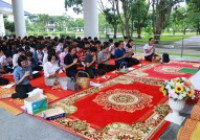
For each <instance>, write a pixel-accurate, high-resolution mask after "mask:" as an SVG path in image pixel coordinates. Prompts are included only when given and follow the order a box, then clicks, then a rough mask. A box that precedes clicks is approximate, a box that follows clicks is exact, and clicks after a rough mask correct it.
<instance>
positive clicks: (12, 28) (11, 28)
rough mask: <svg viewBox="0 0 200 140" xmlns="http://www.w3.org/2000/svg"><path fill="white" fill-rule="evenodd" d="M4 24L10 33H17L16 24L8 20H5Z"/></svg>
mask: <svg viewBox="0 0 200 140" xmlns="http://www.w3.org/2000/svg"><path fill="white" fill-rule="evenodd" d="M4 24H5V29H6V30H8V31H10V32H15V24H14V22H10V21H8V20H7V19H6V18H4Z"/></svg>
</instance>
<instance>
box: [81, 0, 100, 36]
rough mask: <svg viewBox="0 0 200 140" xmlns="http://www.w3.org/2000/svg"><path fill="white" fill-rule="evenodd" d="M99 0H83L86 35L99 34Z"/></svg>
mask: <svg viewBox="0 0 200 140" xmlns="http://www.w3.org/2000/svg"><path fill="white" fill-rule="evenodd" d="M97 11H98V7H97V0H83V12H84V14H83V16H84V34H85V37H89V36H91V37H98V36H99V22H98V12H97Z"/></svg>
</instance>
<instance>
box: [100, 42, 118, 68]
mask: <svg viewBox="0 0 200 140" xmlns="http://www.w3.org/2000/svg"><path fill="white" fill-rule="evenodd" d="M110 58H111V54H110V53H109V45H104V46H102V50H101V51H100V52H99V53H98V55H97V61H98V64H99V66H98V68H99V69H103V70H105V71H106V72H110V71H114V70H115V69H116V67H115V66H114V65H109V60H110Z"/></svg>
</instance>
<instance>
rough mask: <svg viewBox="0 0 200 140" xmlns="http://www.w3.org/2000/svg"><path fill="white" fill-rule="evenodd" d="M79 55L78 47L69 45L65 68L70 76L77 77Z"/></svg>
mask: <svg viewBox="0 0 200 140" xmlns="http://www.w3.org/2000/svg"><path fill="white" fill-rule="evenodd" d="M77 63H78V57H77V56H76V48H74V47H69V49H68V54H67V55H66V56H65V58H64V68H65V70H66V75H67V76H68V77H71V78H72V77H73V78H75V77H76V73H77V72H78V70H77Z"/></svg>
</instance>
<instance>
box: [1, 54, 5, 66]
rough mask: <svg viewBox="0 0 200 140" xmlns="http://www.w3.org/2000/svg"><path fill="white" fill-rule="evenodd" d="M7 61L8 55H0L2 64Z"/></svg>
mask: <svg viewBox="0 0 200 140" xmlns="http://www.w3.org/2000/svg"><path fill="white" fill-rule="evenodd" d="M5 62H6V56H5V55H2V56H0V64H1V65H2V64H3V63H5Z"/></svg>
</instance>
